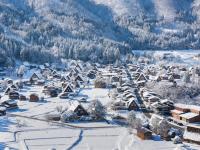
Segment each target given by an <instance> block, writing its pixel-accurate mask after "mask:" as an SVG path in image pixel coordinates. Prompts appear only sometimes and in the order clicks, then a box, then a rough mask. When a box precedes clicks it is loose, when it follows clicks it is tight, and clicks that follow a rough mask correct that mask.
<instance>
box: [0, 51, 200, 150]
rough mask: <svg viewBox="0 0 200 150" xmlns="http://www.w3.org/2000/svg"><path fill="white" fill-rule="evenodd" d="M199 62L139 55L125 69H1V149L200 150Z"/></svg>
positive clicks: (182, 56)
mask: <svg viewBox="0 0 200 150" xmlns="http://www.w3.org/2000/svg"><path fill="white" fill-rule="evenodd" d="M198 57H199V54H198V51H195V52H176V51H174V52H165V51H158V52H146V51H145V52H140V51H139V52H134V53H133V55H129V56H128V57H127V58H124V62H126V63H121V62H118V63H115V64H107V65H102V64H98V63H88V62H81V61H75V60H68V61H65V62H63V63H62V64H56V63H52V64H49V63H45V64H42V65H36V64H31V63H28V62H19V64H18V65H17V67H15V68H3V67H2V68H1V71H0V75H1V80H0V90H1V93H0V95H1V104H0V115H1V117H0V125H1V126H0V149H6V150H7V149H9V150H18V149H19V150H48V149H49V150H63V149H67V150H71V149H88V150H89V149H93V150H97V149H99V150H101V149H105V150H111V149H115V150H155V149H156V150H199V149H200V95H199V93H200V92H199V91H200V86H199V82H200V68H199V64H200V62H199V59H197V58H198ZM177 60H178V61H177ZM191 63H192V64H193V65H191ZM155 147H156V148H155Z"/></svg>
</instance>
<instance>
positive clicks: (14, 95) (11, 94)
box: [9, 91, 19, 99]
mask: <svg viewBox="0 0 200 150" xmlns="http://www.w3.org/2000/svg"><path fill="white" fill-rule="evenodd" d="M9 99H19V93H18V92H16V91H11V92H9Z"/></svg>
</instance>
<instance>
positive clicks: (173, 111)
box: [171, 109, 184, 114]
mask: <svg viewBox="0 0 200 150" xmlns="http://www.w3.org/2000/svg"><path fill="white" fill-rule="evenodd" d="M171 113H176V114H183V113H184V112H182V111H179V110H176V109H174V110H171Z"/></svg>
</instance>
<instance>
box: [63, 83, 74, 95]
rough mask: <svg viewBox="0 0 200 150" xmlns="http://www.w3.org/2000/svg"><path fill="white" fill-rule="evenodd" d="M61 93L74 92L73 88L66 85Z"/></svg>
mask: <svg viewBox="0 0 200 150" xmlns="http://www.w3.org/2000/svg"><path fill="white" fill-rule="evenodd" d="M63 92H64V93H73V92H74V90H73V88H72V87H71V85H69V84H68V85H67V86H66V87H65V88H64V90H63Z"/></svg>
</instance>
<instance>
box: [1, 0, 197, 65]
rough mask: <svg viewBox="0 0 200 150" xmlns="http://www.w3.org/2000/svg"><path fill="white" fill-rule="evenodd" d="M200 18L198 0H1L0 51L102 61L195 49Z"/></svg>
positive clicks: (9, 57)
mask: <svg viewBox="0 0 200 150" xmlns="http://www.w3.org/2000/svg"><path fill="white" fill-rule="evenodd" d="M199 18H200V2H199V1H198V0H109V1H108V0H84V1H83V0H42V1H41V0H1V1H0V49H1V50H0V53H1V54H2V56H4V57H5V59H2V60H4V64H10V63H11V62H12V61H13V60H14V59H15V58H17V59H22V60H28V61H32V62H46V61H55V60H59V59H58V58H75V59H82V60H85V61H86V60H92V61H99V62H104V63H106V62H114V61H115V60H116V59H118V58H119V57H120V54H125V53H127V52H129V51H131V50H132V49H198V48H199V45H200V40H199V36H200V31H199V27H198V25H199ZM5 60H6V61H5ZM2 62H3V61H2Z"/></svg>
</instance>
